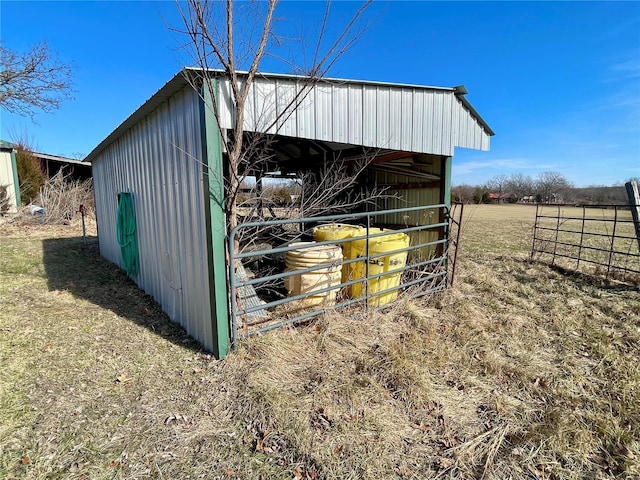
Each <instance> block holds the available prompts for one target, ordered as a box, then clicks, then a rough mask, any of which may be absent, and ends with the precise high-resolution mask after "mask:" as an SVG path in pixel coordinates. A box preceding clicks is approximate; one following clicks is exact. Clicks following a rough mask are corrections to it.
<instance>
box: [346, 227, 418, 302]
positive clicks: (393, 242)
mask: <svg viewBox="0 0 640 480" xmlns="http://www.w3.org/2000/svg"><path fill="white" fill-rule="evenodd" d="M363 231H364V232H363V233H362V234H361V235H364V234H365V233H366V229H363ZM382 232H390V233H389V235H381V236H379V237H374V238H370V239H369V256H370V257H372V256H373V257H375V258H371V259H370V260H369V276H370V277H371V276H373V275H379V274H381V273H387V275H383V276H381V277H378V278H373V279H371V280H370V281H369V296H370V298H369V304H371V305H386V304H387V303H389V302H392V301H393V300H395V299H396V298H397V297H398V290H394V291H392V292H387V293H384V294H380V295H376V293H377V292H381V291H383V290H386V289H388V288H392V287H397V286H398V285H400V278H401V276H402V272H403V270H402V268H403V267H404V266H405V265H406V263H407V251H404V252H397V253H390V254H389V255H383V256H377V255H380V254H384V253H386V252H393V251H394V250H400V249H401V248H407V247H408V246H409V236H408V235H407V234H405V233H399V232H394V231H393V230H387V229H384V230H383V229H381V228H371V229H369V235H373V234H377V233H382ZM351 244H352V246H351V254H352V255H353V257H351V258H356V257H363V256H365V255H366V253H367V252H366V248H367V247H366V245H367V244H366V240H365V239H361V240H354V241H353V242H351ZM352 265H353V266H354V267H353V278H354V279H356V278H365V277H366V276H367V265H366V263H365V262H364V261H362V262H355V263H353V264H352ZM350 292H351V296H352V297H354V298H357V297H359V296H361V295H364V294H365V285H364V282H362V283H356V284H354V285H351V290H350Z"/></svg>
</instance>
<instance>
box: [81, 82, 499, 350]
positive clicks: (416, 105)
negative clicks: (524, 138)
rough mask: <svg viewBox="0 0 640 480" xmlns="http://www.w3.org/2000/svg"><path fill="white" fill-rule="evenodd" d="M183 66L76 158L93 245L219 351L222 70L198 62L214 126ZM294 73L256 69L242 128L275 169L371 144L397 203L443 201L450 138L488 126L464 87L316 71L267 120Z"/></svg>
mask: <svg viewBox="0 0 640 480" xmlns="http://www.w3.org/2000/svg"><path fill="white" fill-rule="evenodd" d="M194 72H195V70H193V69H185V70H183V71H181V72H179V73H178V74H176V75H175V76H174V77H173V78H172V79H171V80H170V81H169V82H168V83H167V84H165V85H164V86H163V87H162V88H161V89H160V90H159V91H158V92H157V93H156V94H154V95H153V96H152V97H151V98H150V99H149V100H147V101H146V102H145V103H144V104H143V105H142V106H141V107H140V108H139V109H138V110H136V111H135V112H134V113H133V114H132V115H131V116H130V117H129V118H127V119H126V120H125V121H124V122H123V123H122V124H121V125H120V126H119V127H117V128H116V129H115V130H114V131H113V132H112V133H111V134H110V135H109V136H108V137H106V138H105V139H104V140H103V141H102V142H101V143H100V144H99V145H98V146H97V147H96V148H95V149H94V150H93V151H92V152H91V153H90V154H89V155H88V156H87V158H86V159H85V161H89V162H91V163H92V170H93V178H94V186H95V199H96V215H97V219H98V231H99V242H100V252H101V254H102V255H103V256H104V257H106V258H107V259H108V260H110V261H112V262H113V263H115V264H117V265H119V266H120V267H121V268H124V269H125V270H127V271H128V272H129V274H130V276H131V278H132V279H133V280H134V281H135V282H136V283H137V284H138V285H139V286H140V288H142V289H143V290H144V291H145V292H147V293H149V294H150V295H152V296H153V297H154V298H155V299H156V301H158V303H159V304H160V305H161V306H162V308H163V310H164V311H165V312H166V313H167V314H168V315H169V317H170V318H171V320H173V321H175V322H177V323H179V324H180V325H182V326H183V327H184V328H185V330H186V331H187V332H188V333H189V334H191V335H192V336H193V337H194V338H196V339H197V340H198V341H199V342H200V343H202V344H203V345H204V346H205V347H206V348H207V349H209V350H211V351H212V352H213V353H214V354H215V355H216V356H217V357H219V358H220V357H223V356H224V355H225V354H226V353H227V349H228V346H229V340H230V332H229V311H228V298H229V293H228V282H227V274H226V272H227V267H228V265H227V260H226V243H225V242H226V238H227V234H228V232H227V228H226V223H225V217H224V210H223V205H224V188H223V175H224V171H225V168H224V161H225V160H224V159H225V155H224V152H223V147H222V137H221V132H223V133H224V132H225V131H226V129H231V128H232V126H233V122H232V120H233V118H234V115H235V111H234V105H233V102H232V100H231V95H230V83H229V79H228V77H227V76H226V75H225V73H224V72H221V71H209V72H208V74H209V75H210V76H211V77H212V78H213V79H214V82H215V85H216V86H217V92H216V93H217V95H216V97H217V105H218V107H219V115H218V119H219V122H220V125H218V119H217V118H216V116H215V115H214V114H213V109H212V108H211V104H210V101H206V100H205V98H207V95H206V92H204V91H198V89H196V88H194V87H193V86H192V83H190V82H189V81H188V80H187V78H188V76H189V75H192V74H193V73H194ZM305 80H306V79H305V78H304V77H297V76H291V75H274V74H259V75H258V76H257V77H256V80H255V83H254V84H253V86H252V91H251V93H250V99H249V101H248V104H247V105H246V110H245V115H244V126H245V130H246V131H247V132H265V133H267V134H270V135H273V148H274V158H275V160H276V161H277V162H279V165H280V167H279V168H281V169H282V170H283V171H284V170H290V171H294V170H296V169H300V168H303V167H304V166H305V165H307V164H310V163H312V160H313V158H314V155H317V156H319V152H320V151H324V152H325V157H326V152H331V153H333V154H334V155H335V154H336V152H338V153H340V152H345V153H346V152H349V151H353V150H354V149H357V148H365V147H366V148H373V149H377V150H378V152H379V153H378V157H377V158H376V161H375V168H372V175H371V176H372V178H373V179H374V181H375V182H377V183H379V184H381V185H387V186H389V187H391V188H392V191H394V192H395V193H397V194H398V196H399V197H401V198H404V199H405V200H404V202H405V204H406V202H407V200H406V199H410V203H412V204H429V203H433V204H435V203H438V202H439V203H448V202H449V197H450V188H451V160H452V156H453V153H454V148H455V147H464V148H473V149H479V150H488V149H489V140H490V137H491V136H492V135H493V131H492V130H491V129H490V127H489V126H488V125H487V124H486V122H485V121H484V120H483V119H482V118H481V117H480V116H479V115H478V113H477V112H476V111H475V110H474V109H473V107H472V106H471V105H470V104H469V102H468V101H467V100H466V98H465V96H464V95H465V94H466V90H465V89H464V87H456V88H440V87H424V86H416V85H395V84H387V83H379V82H361V81H354V80H335V79H323V80H320V81H319V82H317V83H315V84H314V85H313V86H312V87H310V90H309V91H308V92H307V94H305V96H304V97H303V99H302V101H301V102H299V104H297V105H296V108H295V109H293V110H292V111H291V112H290V113H289V114H288V115H285V116H284V117H282V118H281V120H278V121H276V119H277V117H278V116H279V114H280V112H282V109H284V108H286V106H287V105H289V104H290V103H291V99H292V98H294V97H295V96H296V95H297V94H298V93H299V92H300V90H301V89H302V88H304V87H303V85H304V82H305ZM305 142H306V143H305ZM303 152H304V154H303ZM125 200H127V202H129V200H132V201H131V202H130V204H129V203H127V204H126V205H125V202H124V201H125ZM119 202H120V204H119ZM123 206H126V207H127V208H129V209H130V215H131V216H132V218H133V221H132V222H130V223H131V228H132V229H133V230H134V231H135V234H134V235H133V236H132V237H131V238H130V239H128V240H127V239H124V238H122V235H121V234H119V230H118V228H117V225H116V218H118V209H119V208H124V207H123ZM385 208H387V209H391V208H394V205H391V204H388V205H386V206H385ZM388 220H389V222H388V223H394V221H395V220H394V219H393V218H389V219H388ZM396 223H400V222H399V221H397V222H396ZM126 242H135V243H136V245H137V259H138V260H137V264H135V265H133V264H132V263H131V262H128V261H127V258H126V255H125V253H123V252H124V250H123V248H124V247H123V243H126Z"/></svg>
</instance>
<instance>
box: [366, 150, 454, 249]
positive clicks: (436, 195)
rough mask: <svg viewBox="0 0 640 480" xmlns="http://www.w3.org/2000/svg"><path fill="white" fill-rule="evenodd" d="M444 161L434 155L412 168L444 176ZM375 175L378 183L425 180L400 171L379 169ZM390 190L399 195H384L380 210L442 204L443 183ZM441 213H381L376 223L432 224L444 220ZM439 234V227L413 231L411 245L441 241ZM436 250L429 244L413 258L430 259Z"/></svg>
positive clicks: (391, 183) (405, 182)
mask: <svg viewBox="0 0 640 480" xmlns="http://www.w3.org/2000/svg"><path fill="white" fill-rule="evenodd" d="M425 160H427V159H425ZM441 162H442V159H441V158H440V157H435V156H430V157H429V158H428V163H424V164H421V165H416V166H413V167H412V168H413V169H415V170H416V171H419V172H422V173H429V174H433V175H440V172H441V168H442V167H441ZM374 178H375V182H376V184H377V185H393V184H408V183H422V182H424V181H425V180H424V179H420V178H413V177H409V176H406V175H401V174H397V173H390V172H381V171H375V172H374ZM387 193H388V194H389V195H395V196H396V198H384V199H381V200H379V205H378V208H379V209H380V210H383V209H395V208H405V207H417V206H421V205H424V206H426V205H437V204H439V203H440V187H439V186H434V187H432V188H405V189H402V188H390V189H389V190H387ZM438 214H439V212H438V210H426V211H418V212H406V213H402V214H387V215H380V216H377V217H376V223H377V224H384V225H390V226H404V227H409V226H418V225H432V224H434V223H438V222H439V221H440V220H439V216H438ZM438 235H439V232H438V231H437V230H433V231H420V232H410V233H409V237H410V238H411V245H419V244H422V243H427V242H433V241H436V240H438ZM434 253H435V248H434V247H428V248H427V247H425V248H422V249H421V250H420V251H412V252H411V256H412V257H413V258H412V259H413V260H417V259H427V258H430V257H431V256H432V255H433V254H434Z"/></svg>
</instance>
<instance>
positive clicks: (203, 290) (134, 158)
mask: <svg viewBox="0 0 640 480" xmlns="http://www.w3.org/2000/svg"><path fill="white" fill-rule="evenodd" d="M200 114H201V112H200V100H199V97H198V94H197V93H196V92H195V91H194V90H192V89H191V88H189V87H187V88H183V89H182V90H180V91H178V92H176V93H175V94H174V95H173V96H171V97H170V98H168V99H167V101H166V102H165V103H163V104H161V105H159V106H158V107H157V108H156V109H155V110H154V111H153V112H151V113H150V114H149V115H147V116H146V117H145V118H144V119H142V120H141V121H139V122H138V123H137V124H135V125H133V126H132V127H131V128H130V129H129V130H128V131H126V132H125V133H124V134H123V135H121V136H120V137H119V138H118V139H117V140H116V141H114V142H113V143H111V144H110V145H109V146H108V147H107V148H105V149H104V150H103V151H102V152H100V153H99V154H98V155H97V156H96V157H95V158H94V159H93V176H94V184H95V197H96V214H97V218H98V231H99V242H100V253H101V254H102V255H103V256H104V257H106V258H107V259H108V260H110V261H112V262H114V263H115V264H117V265H119V266H122V262H121V258H120V249H119V245H118V242H117V239H116V208H117V194H118V193H119V192H129V193H131V194H132V195H133V199H134V207H135V212H136V224H137V236H138V248H139V252H140V270H139V273H138V275H137V276H136V277H134V278H133V280H134V281H135V282H136V283H137V284H138V285H139V286H140V288H142V289H143V290H144V291H145V292H147V293H149V294H150V295H152V296H153V297H154V298H155V300H156V301H157V302H158V303H159V304H160V305H161V306H162V309H163V310H164V311H165V312H166V313H167V315H168V316H169V317H170V318H171V320H173V321H175V322H177V323H179V324H180V325H182V326H183V327H184V328H185V330H187V332H189V334H191V335H192V336H193V337H194V338H196V339H197V340H198V341H199V342H201V343H202V344H203V345H205V347H207V348H211V347H212V333H211V306H210V296H209V271H208V252H207V250H206V249H207V228H206V220H205V218H206V213H205V203H204V195H203V186H202V185H203V171H202V161H201V159H202V125H201V121H200Z"/></svg>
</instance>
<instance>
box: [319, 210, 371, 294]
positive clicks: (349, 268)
mask: <svg viewBox="0 0 640 480" xmlns="http://www.w3.org/2000/svg"><path fill="white" fill-rule="evenodd" d="M365 233H366V230H365V229H364V228H362V227H357V226H355V225H349V224H346V223H331V224H328V225H320V226H317V227H315V228H314V229H313V239H314V240H315V241H316V242H330V241H334V240H344V239H347V238H352V237H358V236H362V235H365ZM352 244H353V242H340V243H339V245H340V246H341V247H342V254H343V256H344V258H347V259H348V258H356V257H357V255H354V254H353V252H352V250H353V245H352ZM353 269H354V264H353V263H350V264H346V265H343V266H342V281H343V282H346V281H347V280H350V279H356V278H358V277H355V276H354V275H353Z"/></svg>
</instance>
